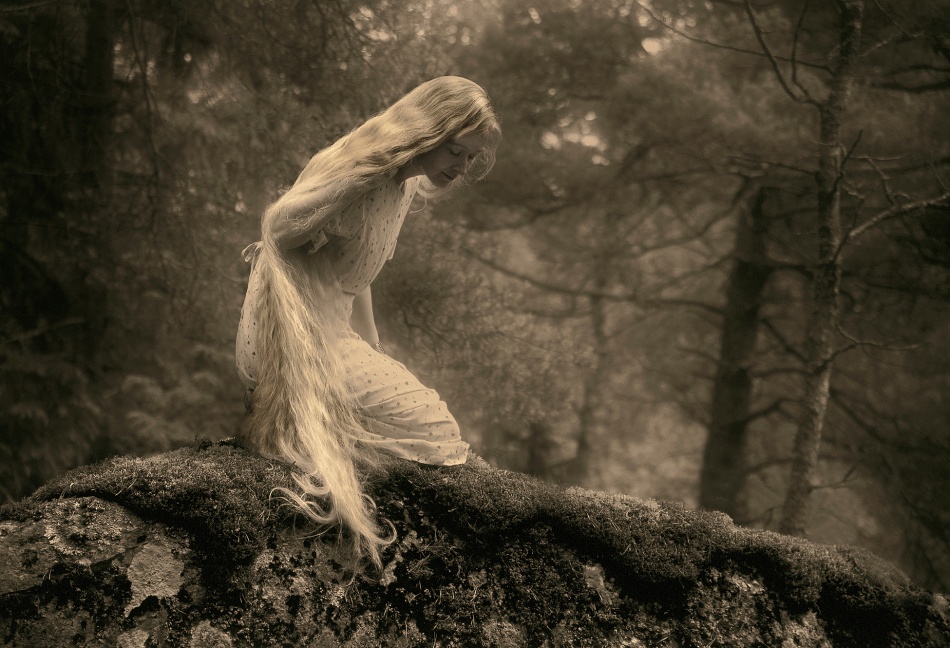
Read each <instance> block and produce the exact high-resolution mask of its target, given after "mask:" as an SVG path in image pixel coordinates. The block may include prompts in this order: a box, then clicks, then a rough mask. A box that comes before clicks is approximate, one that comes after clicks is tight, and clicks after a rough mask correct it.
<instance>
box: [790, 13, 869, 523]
mask: <svg viewBox="0 0 950 648" xmlns="http://www.w3.org/2000/svg"><path fill="white" fill-rule="evenodd" d="M838 6H839V8H840V9H841V28H840V41H839V55H838V61H837V65H836V67H835V70H834V72H833V75H832V78H831V83H830V91H829V94H828V98H827V100H826V101H825V103H824V104H822V105H821V106H820V107H819V110H820V116H821V127H820V128H821V133H820V140H819V144H820V146H821V148H820V151H819V161H818V263H817V265H816V267H815V272H814V277H813V279H812V300H813V303H812V311H811V315H810V317H809V321H808V337H807V340H806V350H805V353H806V361H807V364H806V376H805V386H804V393H803V396H802V398H803V405H804V410H805V411H804V414H803V416H802V420H801V423H800V424H799V427H798V432H797V434H796V436H795V446H794V449H793V457H792V472H791V479H790V482H789V487H788V492H787V493H786V497H785V505H784V508H783V512H782V520H781V523H780V524H779V530H780V531H781V532H782V533H787V534H791V535H799V536H803V535H804V534H805V523H806V520H807V516H808V499H809V496H810V494H811V490H812V479H813V475H814V472H815V468H816V466H817V465H818V454H819V450H820V449H821V435H822V430H823V427H824V421H825V413H826V410H827V407H828V394H829V391H830V387H831V369H832V361H833V357H834V335H835V323H836V318H837V314H838V292H839V281H840V265H839V264H840V261H839V248H840V244H841V201H840V198H841V195H840V182H841V177H842V174H843V173H844V169H843V165H844V162H845V160H844V153H843V151H844V148H845V147H844V146H843V144H842V141H841V119H842V117H843V116H844V113H845V111H846V110H847V105H848V101H849V98H850V95H851V86H852V83H853V80H854V70H853V67H854V59H855V57H856V56H857V50H858V46H859V44H860V41H861V27H862V19H863V14H864V2H862V1H861V0H839V2H838Z"/></svg>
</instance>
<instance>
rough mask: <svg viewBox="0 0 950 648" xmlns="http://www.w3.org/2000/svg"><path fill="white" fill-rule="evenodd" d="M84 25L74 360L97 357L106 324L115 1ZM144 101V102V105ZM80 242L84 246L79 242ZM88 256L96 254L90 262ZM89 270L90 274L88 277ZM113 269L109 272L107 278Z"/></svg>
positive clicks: (100, 5)
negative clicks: (104, 270)
mask: <svg viewBox="0 0 950 648" xmlns="http://www.w3.org/2000/svg"><path fill="white" fill-rule="evenodd" d="M88 11H89V13H88V15H87V19H86V20H87V22H86V32H85V36H86V42H85V51H84V55H83V70H82V95H81V97H80V102H79V106H80V107H79V111H80V112H79V113H78V114H77V115H76V127H77V128H76V132H77V134H78V142H77V144H78V147H79V153H80V157H79V160H80V167H79V169H78V173H77V174H76V185H74V187H75V191H76V195H75V200H76V204H75V208H76V213H77V214H79V215H81V217H82V219H83V226H82V227H81V228H80V231H82V232H84V233H85V236H82V235H81V236H79V237H74V239H75V244H74V245H76V247H77V249H75V250H73V251H72V254H73V257H74V258H75V259H76V261H77V263H76V272H75V273H74V274H73V276H72V285H71V286H70V287H69V289H68V292H69V293H70V294H72V295H74V296H77V297H78V299H76V301H75V302H74V304H75V313H74V314H75V315H77V316H78V317H80V318H81V319H82V320H83V322H84V325H83V326H82V327H81V329H80V330H79V331H77V334H78V336H77V339H76V340H75V345H76V357H77V358H78V359H82V360H83V361H90V360H93V359H94V358H96V357H97V355H98V351H99V349H100V345H101V341H102V336H103V332H104V329H105V326H106V321H107V318H108V295H109V289H110V286H109V282H108V279H105V276H103V275H99V274H98V273H96V271H95V268H102V263H103V260H104V259H106V260H108V259H111V258H113V254H112V251H111V249H110V248H111V242H112V232H113V226H114V224H113V223H112V220H113V219H112V214H111V212H112V190H113V182H112V164H111V160H110V156H109V152H110V149H111V145H112V124H113V120H114V116H115V106H116V86H115V80H114V65H115V60H114V59H115V55H114V52H115V41H116V34H117V32H118V28H119V12H118V9H117V0H92V1H91V2H90V3H89V10H88ZM147 100H148V99H147V98H146V101H147ZM83 239H84V240H83ZM90 250H94V252H93V254H94V256H92V257H91V258H90ZM90 268H94V269H93V270H92V271H90ZM109 271H111V268H109V269H108V270H107V273H106V274H108V273H109Z"/></svg>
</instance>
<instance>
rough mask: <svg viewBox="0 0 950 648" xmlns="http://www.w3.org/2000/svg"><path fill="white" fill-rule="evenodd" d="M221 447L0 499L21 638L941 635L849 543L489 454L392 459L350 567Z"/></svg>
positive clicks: (931, 639)
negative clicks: (373, 524)
mask: <svg viewBox="0 0 950 648" xmlns="http://www.w3.org/2000/svg"><path fill="white" fill-rule="evenodd" d="M291 485H292V481H291V479H290V473H289V470H288V469H287V467H285V466H283V465H282V464H279V463H276V462H271V461H266V460H264V459H262V458H260V457H258V456H256V455H254V454H252V453H249V452H247V451H246V450H244V449H242V448H240V447H237V446H236V445H232V444H229V443H222V444H207V443H205V444H200V445H198V446H196V447H193V448H187V449H182V450H178V451H175V452H170V453H167V454H164V455H160V456H156V457H152V458H148V459H141V458H131V457H122V458H117V459H113V460H110V461H107V462H104V463H102V464H99V465H96V466H90V467H85V468H82V469H79V470H76V471H73V472H71V473H68V474H66V475H64V476H62V477H60V478H59V479H57V480H55V481H54V482H52V483H50V484H48V485H47V486H45V487H43V488H41V489H40V490H39V491H37V492H36V493H35V494H34V495H32V496H31V497H30V498H27V499H26V500H23V501H21V502H18V503H16V504H14V505H9V506H7V507H5V508H4V509H3V510H2V513H0V551H2V552H3V555H4V556H5V560H4V561H3V562H2V563H0V641H2V642H3V644H4V645H13V646H38V647H43V648H46V647H48V646H119V647H120V648H133V647H134V648H147V647H152V646H175V647H178V646H192V647H196V648H203V647H206V646H208V647H214V646H222V647H225V646H352V647H358V646H416V645H418V646H423V645H425V646H433V645H436V646H499V647H502V646H550V647H555V646H598V647H600V646H627V647H639V646H670V647H673V646H683V647H686V646H783V647H792V646H802V647H804V646H815V647H818V646H849V647H850V646H854V647H858V646H860V647H862V648H865V647H868V646H907V647H911V646H913V647H915V648H916V647H918V646H933V647H937V646H947V645H950V624H948V612H947V603H946V599H945V598H944V597H942V596H940V595H934V594H931V593H929V592H926V591H924V590H921V589H919V588H917V587H915V586H914V585H913V584H912V583H910V581H909V580H908V579H907V578H906V577H905V576H904V575H903V574H902V573H900V572H899V571H898V570H897V569H895V568H894V567H892V566H891V565H889V564H887V563H885V562H883V561H881V560H879V559H877V558H875V557H874V556H872V555H870V554H868V553H867V552H863V551H860V550H857V549H854V548H849V547H832V546H823V545H817V544H813V543H809V542H806V541H803V540H799V539H795V538H789V537H786V536H781V535H778V534H774V533H768V532H762V531H753V530H748V529H741V528H738V527H736V526H734V525H733V524H732V523H731V521H730V520H729V519H728V518H727V517H725V516H723V515H719V514H713V513H704V512H698V511H693V510H690V509H688V508H685V507H683V506H680V505H676V504H668V503H662V502H655V501H643V500H635V499H632V498H628V497H622V496H617V495H610V494H606V493H600V492H593V491H584V490H580V489H567V490H565V489H561V488H557V487H555V486H552V485H550V484H545V483H543V482H539V481H537V480H534V479H531V478H529V477H526V476H524V475H519V474H516V473H510V472H505V471H500V470H495V469H492V468H490V467H488V466H487V465H486V464H484V462H480V461H474V462H471V465H467V466H459V467H453V468H433V467H426V466H420V465H418V464H414V463H410V462H398V463H395V464H393V465H391V466H390V467H388V469H387V471H386V472H385V474H384V475H379V476H376V477H375V478H373V479H372V480H371V482H370V485H369V489H370V491H371V493H372V495H373V498H374V501H375V502H376V504H377V506H378V509H379V515H380V517H383V518H385V519H387V520H389V521H390V522H391V523H392V525H393V527H394V528H395V530H396V533H397V536H396V540H395V541H394V542H393V544H392V545H390V546H389V547H387V549H386V550H385V552H384V560H385V563H386V566H385V569H384V570H383V572H382V573H371V572H369V571H367V572H364V573H362V574H361V575H356V576H354V575H353V573H352V571H351V570H349V569H348V565H349V564H350V560H349V558H348V556H347V553H346V544H345V543H343V544H342V545H341V544H340V543H339V542H338V538H337V534H335V533H332V532H331V533H327V534H324V535H322V536H314V535H313V534H312V530H310V529H307V528H306V527H305V526H303V525H302V524H299V525H297V526H295V521H294V519H293V518H291V517H290V516H289V515H290V514H289V512H288V510H287V509H286V508H282V507H281V506H280V504H279V501H278V500H276V499H272V498H271V497H270V495H271V492H272V489H273V488H274V487H277V486H285V487H290V486H291Z"/></svg>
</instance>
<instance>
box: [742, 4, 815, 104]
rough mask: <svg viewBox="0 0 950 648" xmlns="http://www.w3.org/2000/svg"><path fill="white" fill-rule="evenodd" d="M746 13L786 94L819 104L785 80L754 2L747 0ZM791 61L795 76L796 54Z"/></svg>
mask: <svg viewBox="0 0 950 648" xmlns="http://www.w3.org/2000/svg"><path fill="white" fill-rule="evenodd" d="M806 9H807V4H806ZM745 13H746V15H747V16H748V17H749V24H750V25H751V26H752V32H753V33H754V34H755V39H756V40H757V41H758V42H759V47H761V48H762V53H763V54H765V56H766V58H768V60H769V64H770V65H771V66H772V72H774V73H775V78H776V79H777V80H778V82H779V85H780V86H782V90H784V91H785V94H787V95H788V96H789V97H791V99H792V101H795V102H797V103H807V104H811V105H813V106H817V105H818V103H817V102H816V101H815V100H814V99H812V98H811V97H810V96H808V93H807V92H806V93H804V95H803V96H799V95H798V94H796V93H795V91H794V90H792V88H791V86H789V85H788V82H787V81H786V80H785V75H784V74H782V71H781V70H780V69H779V67H778V61H777V60H776V59H775V55H774V54H772V49H771V48H770V47H769V45H768V43H766V42H765V36H763V34H762V28H761V27H759V23H758V21H757V20H756V18H755V12H754V11H753V10H752V3H751V2H750V1H749V0H745ZM804 17H805V14H804V12H802V17H801V19H803V18H804ZM801 19H799V21H801ZM795 36H796V41H797V38H798V30H797V29H796V34H795ZM792 51H793V52H794V51H795V50H794V45H793V50H792ZM791 62H792V70H793V72H792V74H793V77H794V76H795V72H794V69H795V58H794V56H793V57H792V60H791Z"/></svg>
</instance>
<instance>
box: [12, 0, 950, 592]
mask: <svg viewBox="0 0 950 648" xmlns="http://www.w3.org/2000/svg"><path fill="white" fill-rule="evenodd" d="M948 9H950V7H948V5H947V3H946V2H945V1H944V0H926V1H923V2H918V3H906V2H901V1H900V0H870V1H867V2H865V1H860V0H837V1H835V2H809V1H808V0H769V1H767V2H766V1H765V0H756V1H754V2H753V1H751V0H749V1H747V0H719V1H709V2H705V3H700V2H691V1H678V0H653V1H652V2H647V1H645V0H643V1H635V0H585V1H584V2H580V1H577V0H538V1H537V2H534V3H527V4H526V3H523V2H515V1H514V0H472V1H470V2H452V1H449V0H402V1H399V2H396V1H392V2H391V1H389V0H376V1H370V2H356V1H351V0H327V1H321V2H319V3H307V2H298V1H293V2H292V1H290V0H266V1H265V0H232V1H229V2H223V1H221V0H191V1H189V2H181V1H179V0H166V1H165V2H158V3H156V2H149V1H144V0H126V1H125V2H118V0H47V1H40V2H25V1H24V0H19V1H16V0H14V1H10V2H4V3H3V4H2V5H0V48H2V49H0V57H2V60H4V61H5V62H6V63H5V65H4V67H3V71H2V74H0V84H2V85H0V105H2V109H0V137H2V141H3V146H2V148H0V177H2V181H0V198H2V199H0V247H2V250H0V276H2V281H0V308H2V310H0V465H2V466H3V470H2V476H0V489H2V491H0V492H2V497H3V498H4V499H7V500H9V499H14V498H17V497H20V496H22V495H24V494H25V493H27V492H29V491H30V490H31V489H32V488H35V487H36V486H38V485H39V484H40V483H42V482H44V481H45V480H47V479H48V478H49V477H50V476H52V475H53V474H55V473H57V472H60V471H62V470H64V469H67V468H69V467H72V466H75V465H78V464H81V463H86V462H89V461H93V460H96V459H99V458H102V457H106V456H109V455H112V454H115V453H123V452H134V453H148V452H156V451H161V450H164V449H168V448H171V447H175V446H177V445H181V444H184V443H189V442H191V441H192V440H193V439H194V438H195V437H196V436H205V437H210V438H220V437H224V436H228V435H231V434H233V433H234V431H235V430H236V427H237V425H238V422H239V420H240V417H241V415H242V412H243V405H242V400H241V392H242V389H241V386H240V383H239V381H238V380H237V378H236V375H235V373H234V370H233V368H232V367H233V365H232V349H233V346H232V345H233V335H234V328H235V326H236V322H237V316H238V312H239V310H240V304H241V300H242V298H243V291H244V285H245V283H244V282H245V281H246V275H247V267H246V266H245V264H244V263H243V262H242V260H241V259H240V256H239V251H240V250H241V249H242V248H243V246H244V245H245V244H246V243H248V242H250V241H253V240H255V239H256V238H258V219H259V214H260V213H261V211H262V209H263V207H264V206H265V205H266V204H267V203H268V202H269V201H271V200H273V199H274V198H275V197H276V196H277V195H278V194H279V191H280V190H281V188H282V187H286V186H287V185H289V184H290V183H291V182H292V181H293V179H294V178H295V177H296V174H297V172H298V171H299V169H300V168H301V167H302V166H303V164H304V163H305V162H306V160H307V159H308V158H309V156H310V155H312V153H313V152H315V151H316V150H317V149H319V148H320V147H322V146H323V145H325V144H327V143H329V142H330V141H332V140H333V139H335V138H337V137H339V136H340V135H342V134H343V133H344V132H346V131H347V130H348V129H349V128H352V127H353V126H354V125H356V124H357V123H358V122H359V121H361V120H362V119H365V118H366V117H368V116H369V115H370V114H372V113H374V112H375V111H377V110H380V109H381V108H383V107H384V106H386V105H387V104H389V103H390V102H391V101H393V100H394V99H395V98H397V97H398V96H399V95H401V94H402V93H403V92H405V91H407V90H408V89H410V88H411V87H413V86H414V85H416V84H417V83H419V82H421V81H422V80H425V79H427V78H431V77H432V76H436V75H439V74H446V73H451V74H462V75H465V76H469V77H470V78H473V79H475V80H476V81H478V82H479V83H481V84H482V85H483V86H484V87H485V88H486V89H487V90H488V92H489V94H490V95H492V97H493V99H494V101H495V103H496V105H497V107H498V109H499V111H500V113H501V114H502V118H503V127H504V130H505V141H504V143H503V146H502V149H501V150H500V151H499V156H498V164H497V165H496V169H495V171H494V172H493V173H492V174H491V175H490V176H489V178H487V179H486V180H485V181H483V182H482V183H480V184H479V185H478V186H476V187H475V188H474V189H471V190H467V191H463V192H460V193H459V194H458V195H457V196H455V197H453V198H451V199H448V200H446V201H444V202H440V203H437V204H430V205H423V204H419V205H417V207H416V208H415V209H417V210H418V211H417V212H416V213H414V214H412V215H411V216H410V218H409V219H407V222H406V225H405V228H404V231H403V234H402V236H401V237H400V242H399V246H398V248H397V253H396V258H395V259H394V260H393V261H392V262H391V263H390V264H389V265H388V266H387V268H386V270H385V271H384V273H383V274H382V275H381V277H380V279H379V280H378V284H377V288H376V290H375V291H374V294H375V296H376V302H377V311H378V312H377V318H378V320H379V325H380V329H381V333H382V336H383V338H384V341H385V342H387V343H388V344H387V346H389V347H391V348H392V349H393V353H394V355H396V356H397V357H399V358H400V359H402V360H404V361H405V362H406V363H407V364H408V365H409V366H410V368H411V369H413V370H414V371H416V372H417V373H418V374H419V375H420V377H421V378H422V380H423V381H424V382H426V383H428V384H431V385H432V386H434V387H436V388H437V389H438V390H439V391H440V393H441V394H442V395H443V398H444V399H445V400H446V401H447V402H448V403H449V405H450V407H451V409H452V410H453V412H455V414H456V415H457V417H458V418H459V420H460V422H461V423H462V426H463V432H464V434H465V435H466V438H467V439H468V440H470V441H471V442H472V444H473V446H474V447H475V449H476V450H477V451H478V452H479V453H481V454H483V455H484V456H486V457H487V458H489V459H490V460H491V461H492V462H494V463H496V464H497V465H500V466H502V467H506V468H511V469H516V470H523V471H526V472H530V473H532V474H536V475H538V476H541V477H543V478H546V479H551V480H556V481H560V482H562V483H565V484H578V485H582V486H586V487H594V488H603V489H610V490H615V491H620V492H626V493H630V494H633V495H637V496H644V497H662V498H669V499H679V500H683V501H686V502H689V503H692V504H697V505H700V506H703V507H706V508H715V509H718V510H722V511H725V512H727V513H729V514H730V515H731V516H733V518H735V519H736V520H737V521H738V522H740V523H742V524H747V525H754V526H760V527H764V528H773V529H781V530H782V531H785V532H789V533H797V534H801V535H808V536H809V537H811V538H813V539H816V540H819V541H826V542H849V543H856V544H861V545H864V546H867V547H869V548H871V549H873V550H875V551H876V552H878V553H879V554H881V555H883V556H885V557H887V558H889V559H891V560H893V561H895V562H897V563H898V564H899V565H901V566H902V567H903V568H904V569H905V570H907V571H908V572H909V573H910V574H911V575H912V576H913V577H914V578H915V579H917V580H918V581H919V582H921V583H922V584H923V585H925V586H928V587H931V588H934V589H942V590H946V589H947V587H948V585H950V550H948V546H950V542H948V540H950V538H948V529H950V525H948V521H950V510H948V506H950V504H948V501H947V498H946V497H945V496H944V495H941V493H945V492H947V490H948V489H950V472H948V469H947V462H946V459H947V456H948V449H950V432H948V429H950V426H948V423H950V404H948V402H947V399H946V397H945V394H947V393H948V391H950V378H948V375H950V374H948V367H950V343H948V341H947V340H948V336H947V332H948V328H950V290H948V286H950V281H948V280H950V276H948V274H950V214H948V206H950V201H948V187H947V184H948V181H950V173H948V163H950V141H948V140H950V138H948V134H947V132H946V127H945V124H946V123H947V105H948V104H947V92H948V89H950V29H948V22H950V12H948Z"/></svg>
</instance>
